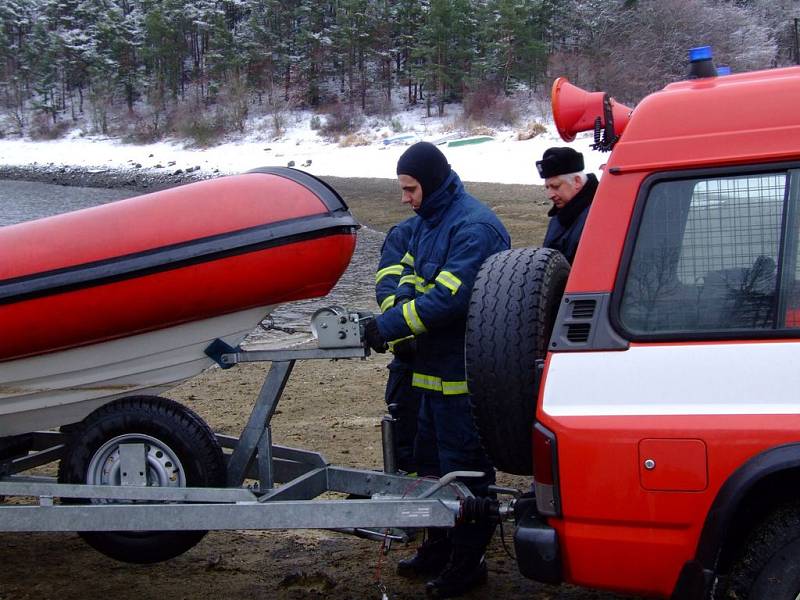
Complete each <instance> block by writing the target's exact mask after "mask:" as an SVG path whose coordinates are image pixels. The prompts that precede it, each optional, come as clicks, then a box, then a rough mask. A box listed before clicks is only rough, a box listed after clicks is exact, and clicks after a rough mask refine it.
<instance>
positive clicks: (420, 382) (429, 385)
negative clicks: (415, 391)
mask: <svg viewBox="0 0 800 600" xmlns="http://www.w3.org/2000/svg"><path fill="white" fill-rule="evenodd" d="M411 385H412V386H414V387H417V388H421V389H423V390H430V391H432V392H441V393H442V394H443V395H445V396H457V395H459V394H468V393H469V390H468V389H467V382H466V381H442V379H441V378H440V377H435V376H433V375H425V374H423V373H413V374H412V375H411Z"/></svg>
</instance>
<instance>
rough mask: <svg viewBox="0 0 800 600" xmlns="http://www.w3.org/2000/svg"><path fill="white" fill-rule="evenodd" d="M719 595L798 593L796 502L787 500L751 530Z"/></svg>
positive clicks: (776, 598) (779, 597)
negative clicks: (723, 589) (722, 592)
mask: <svg viewBox="0 0 800 600" xmlns="http://www.w3.org/2000/svg"><path fill="white" fill-rule="evenodd" d="M722 597H723V598H729V599H734V598H735V599H739V600H744V599H746V598H750V599H752V600H756V599H760V598H770V600H789V599H791V600H796V599H797V598H798V597H800V506H798V505H797V504H795V503H791V504H786V505H784V506H782V507H780V508H778V509H776V510H775V511H773V512H772V513H770V514H769V516H768V517H767V518H766V519H764V520H763V521H762V522H761V524H760V525H758V526H757V527H756V528H755V529H754V530H753V532H752V534H751V535H750V537H749V539H748V540H747V543H746V544H745V546H744V549H743V551H742V554H741V555H740V556H739V559H738V560H737V561H736V563H735V564H734V566H733V568H732V570H731V575H730V577H729V578H728V584H727V587H726V589H725V592H724V595H723V596H722Z"/></svg>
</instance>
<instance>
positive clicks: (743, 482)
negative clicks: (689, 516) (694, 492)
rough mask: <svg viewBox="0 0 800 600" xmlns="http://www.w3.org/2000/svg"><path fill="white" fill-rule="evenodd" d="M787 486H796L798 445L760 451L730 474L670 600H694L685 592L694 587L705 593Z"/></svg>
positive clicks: (799, 461) (784, 494)
mask: <svg viewBox="0 0 800 600" xmlns="http://www.w3.org/2000/svg"><path fill="white" fill-rule="evenodd" d="M789 482H791V483H793V484H795V485H794V488H793V489H795V490H796V489H798V486H800V443H791V444H785V445H782V446H777V447H775V448H770V449H768V450H765V451H764V452H762V453H760V454H757V455H756V456H754V457H752V458H751V459H749V460H748V461H747V462H746V463H744V464H743V465H742V466H740V467H739V468H738V469H737V470H736V471H734V473H733V474H732V475H731V476H730V477H729V478H728V479H727V480H726V481H725V483H724V484H723V485H722V487H721V488H720V490H719V492H717V495H716V497H715V498H714V502H713V503H712V504H711V507H710V509H709V511H708V514H707V515H706V521H705V524H704V526H703V530H702V533H701V534H700V539H699V540H698V544H697V551H696V554H695V559H694V560H691V561H688V562H687V563H686V564H685V565H684V568H683V570H682V571H681V574H680V577H679V578H678V582H677V585H676V588H675V593H674V594H673V597H674V598H684V597H696V596H695V594H694V593H692V591H691V590H695V589H697V588H698V587H699V586H702V587H704V588H705V591H706V592H708V591H709V590H710V589H711V587H712V586H713V583H714V580H715V578H716V577H718V576H719V575H721V574H726V573H727V571H728V570H729V569H730V567H731V564H732V562H733V561H734V560H735V558H736V556H737V553H738V552H739V550H740V549H741V548H740V546H741V543H742V542H743V541H744V539H745V538H746V537H747V535H748V533H749V532H750V530H751V529H752V527H753V526H754V525H755V523H756V522H757V521H758V520H759V519H760V518H761V517H762V516H763V514H764V513H765V511H768V510H771V509H772V508H775V507H777V506H779V505H780V504H781V503H783V502H784V501H785V500H786V499H787V495H788V492H789V491H790V489H791V486H788V485H787V483H789ZM700 580H702V581H703V583H702V584H701V583H700Z"/></svg>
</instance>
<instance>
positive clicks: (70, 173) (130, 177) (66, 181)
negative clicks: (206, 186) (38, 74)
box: [0, 163, 219, 191]
mask: <svg viewBox="0 0 800 600" xmlns="http://www.w3.org/2000/svg"><path fill="white" fill-rule="evenodd" d="M218 176H219V173H208V172H204V171H201V170H200V168H199V167H196V168H189V169H176V170H174V171H164V170H161V171H155V170H152V169H141V168H135V167H131V168H128V169H90V168H86V167H76V166H69V165H57V164H54V163H50V164H47V165H38V164H33V165H2V166H0V179H14V180H19V181H36V182H39V183H50V184H55V185H70V186H77V187H96V188H114V189H124V190H134V191H153V190H159V189H163V188H168V187H172V186H174V185H179V184H184V183H193V182H195V181H201V180H203V179H211V178H213V177H218Z"/></svg>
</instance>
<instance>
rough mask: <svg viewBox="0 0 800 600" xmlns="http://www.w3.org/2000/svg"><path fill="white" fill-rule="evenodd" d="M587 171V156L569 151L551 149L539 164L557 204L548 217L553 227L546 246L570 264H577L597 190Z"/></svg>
mask: <svg viewBox="0 0 800 600" xmlns="http://www.w3.org/2000/svg"><path fill="white" fill-rule="evenodd" d="M583 168H584V167H583V154H581V153H580V152H577V151H575V150H573V149H572V148H567V147H563V148H548V149H547V150H545V151H544V155H543V156H542V160H539V161H536V169H537V170H538V171H539V176H540V177H542V178H543V179H544V189H545V192H546V193H547V198H548V199H549V200H550V202H552V203H553V208H551V209H550V212H548V213H547V216H549V217H550V223H549V224H548V225H547V233H546V234H545V236H544V243H543V244H542V245H543V246H544V247H545V248H553V249H555V250H558V251H559V252H561V254H563V255H564V256H565V257H566V259H567V260H568V261H569V263H570V264H572V261H573V260H575V252H576V251H577V250H578V241H579V240H580V238H581V233H582V232H583V225H584V223H585V222H586V217H587V216H588V214H589V206H590V205H591V204H592V199H593V198H594V193H595V191H596V190H597V178H596V177H595V176H594V175H592V174H591V173H590V174H589V175H587V174H586V173H584V172H583Z"/></svg>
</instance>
